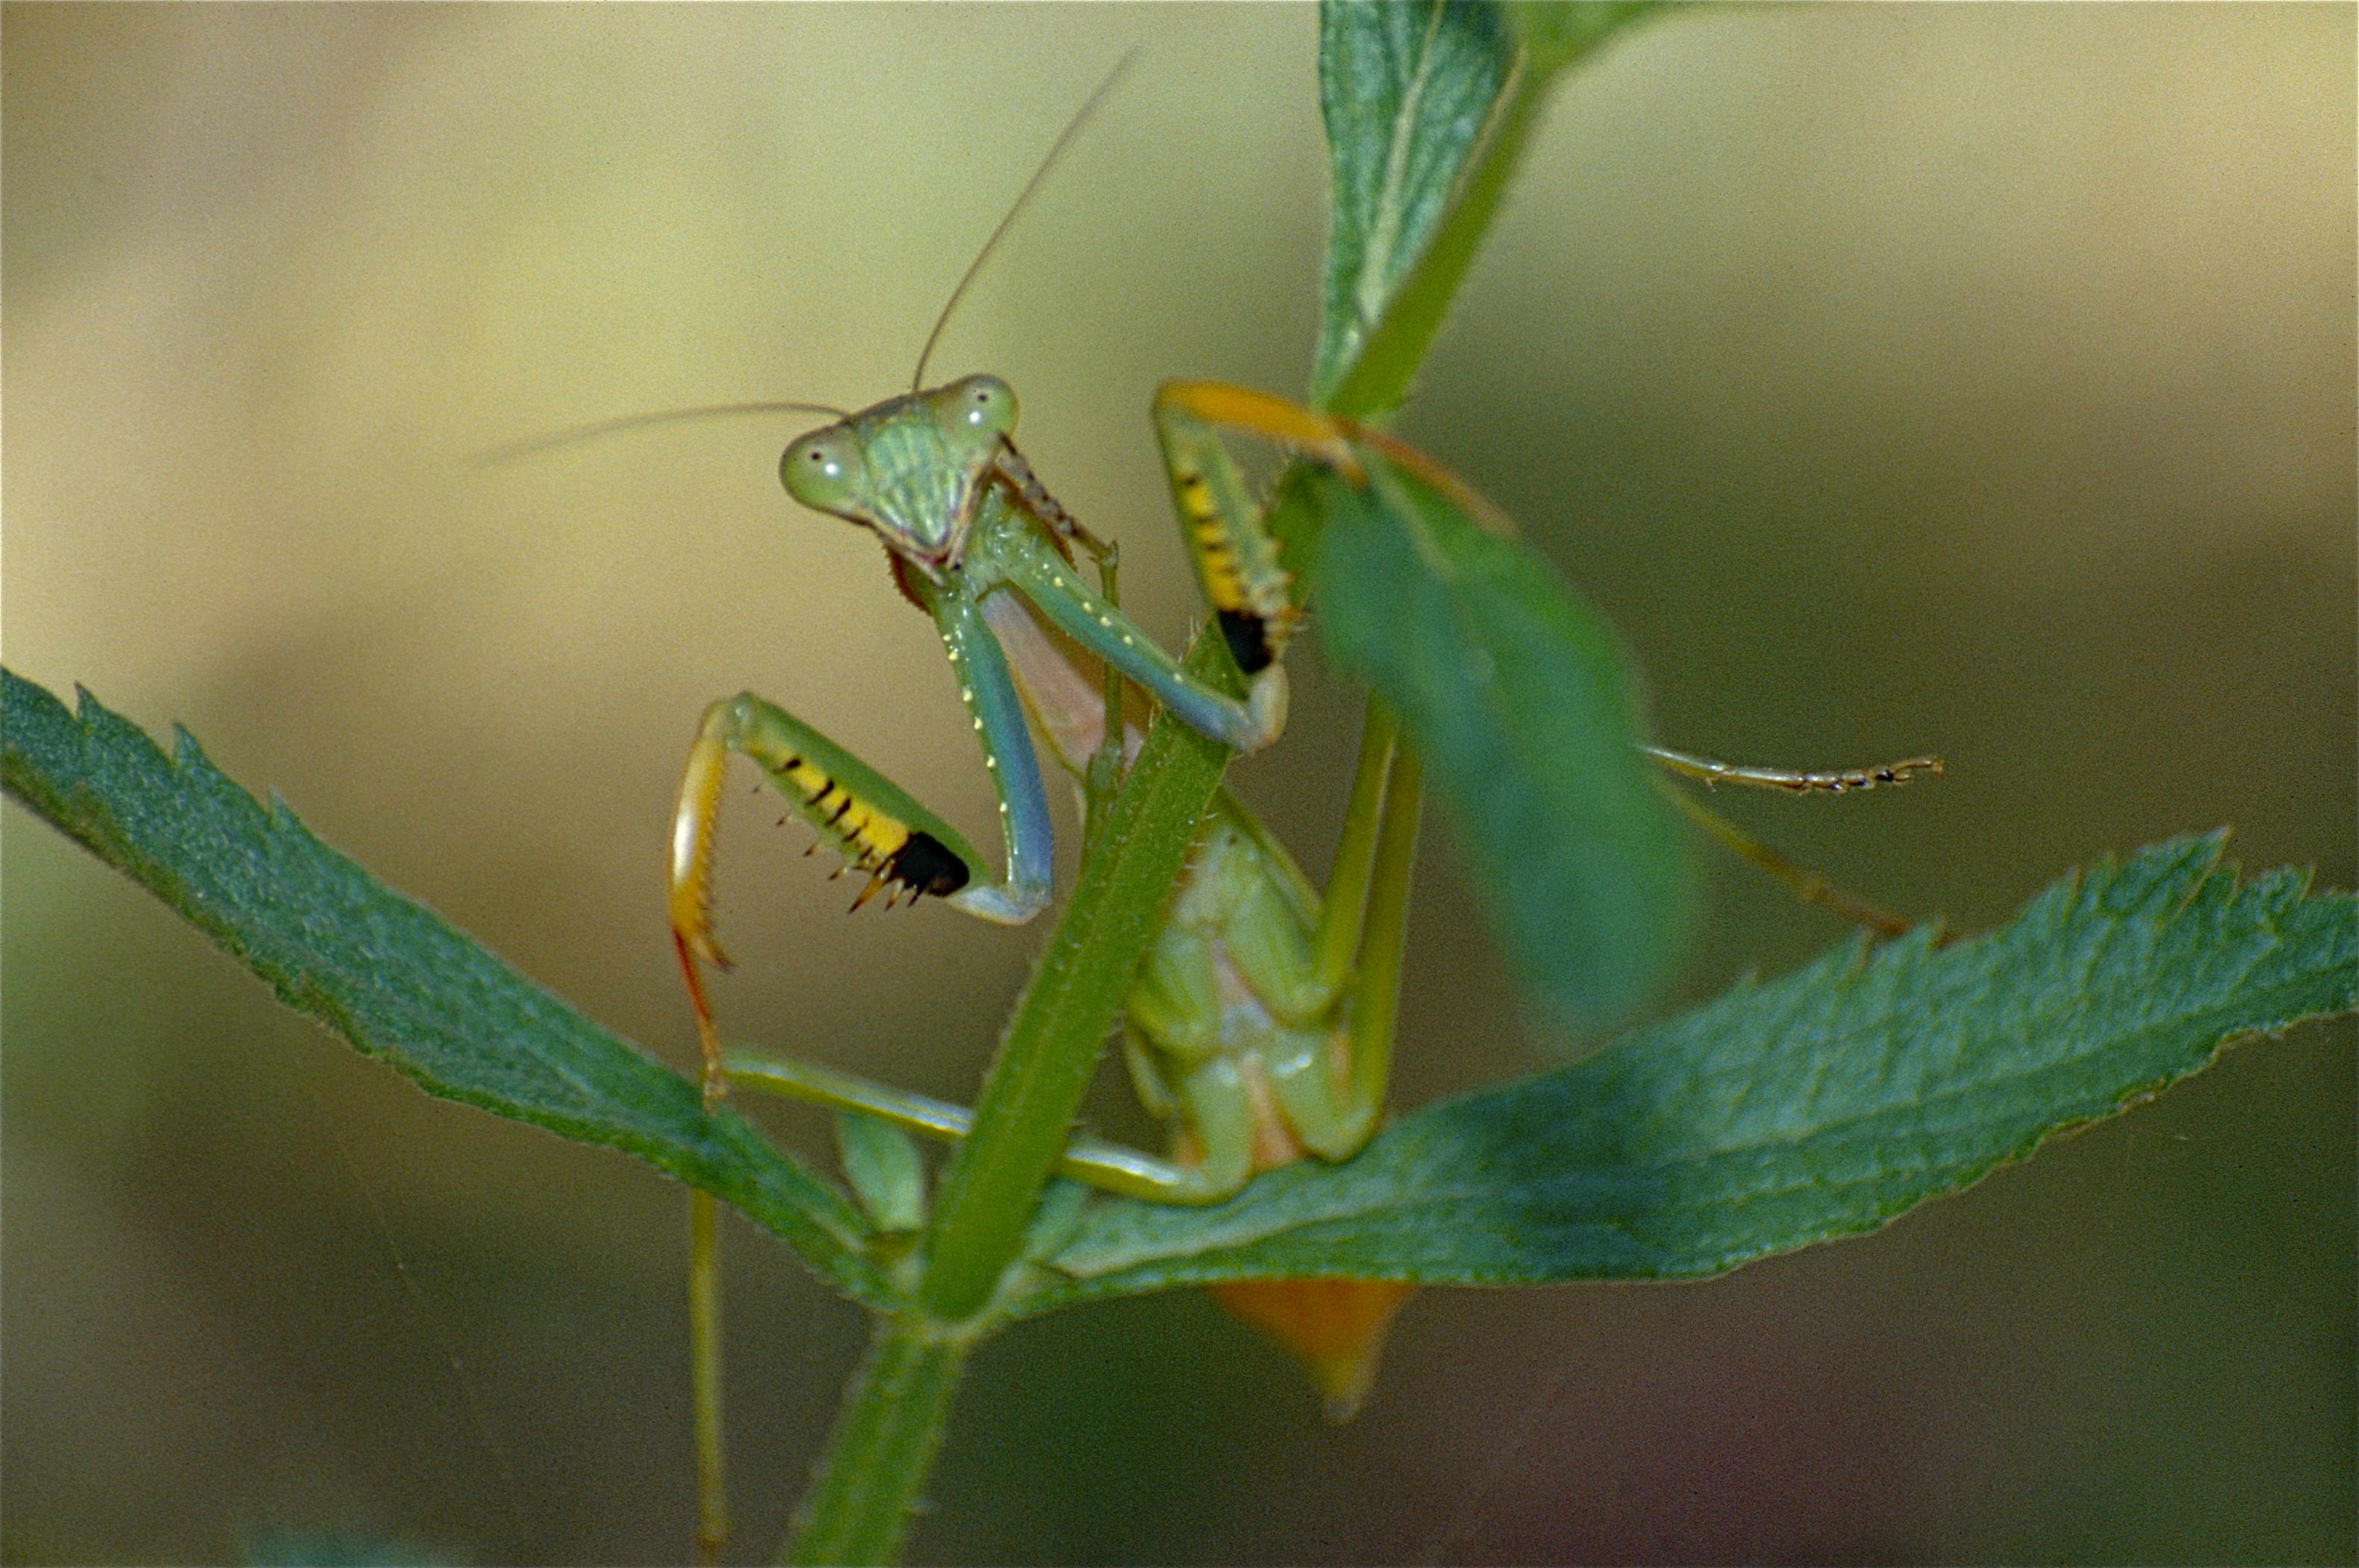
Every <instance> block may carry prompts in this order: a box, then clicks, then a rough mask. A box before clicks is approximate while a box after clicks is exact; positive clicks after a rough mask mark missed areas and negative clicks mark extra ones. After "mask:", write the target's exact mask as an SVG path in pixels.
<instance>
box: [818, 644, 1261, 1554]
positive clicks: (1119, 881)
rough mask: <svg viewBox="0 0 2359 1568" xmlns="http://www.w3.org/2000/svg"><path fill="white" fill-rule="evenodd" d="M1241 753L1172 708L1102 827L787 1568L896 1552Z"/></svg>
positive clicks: (1005, 1043)
mask: <svg viewBox="0 0 2359 1568" xmlns="http://www.w3.org/2000/svg"><path fill="white" fill-rule="evenodd" d="M1188 668H1189V670H1190V672H1191V673H1193V674H1195V675H1197V676H1200V677H1201V678H1204V679H1207V680H1214V681H1217V680H1220V679H1222V678H1223V674H1224V673H1225V675H1226V676H1227V678H1228V679H1229V680H1232V681H1234V679H1235V672H1234V666H1232V665H1230V664H1229V662H1228V655H1227V650H1226V648H1224V647H1223V645H1222V643H1221V640H1220V639H1219V638H1218V637H1200V638H1199V639H1198V641H1197V645H1196V647H1195V648H1194V649H1193V650H1192V651H1191V652H1190V656H1189V659H1188ZM1228 757H1229V754H1228V751H1227V749H1226V748H1225V747H1223V746H1221V745H1220V744H1219V743H1218V742H1215V741H1209V740H1206V739H1204V738H1203V737H1201V736H1200V735H1196V734H1195V733H1194V732H1193V731H1191V730H1190V729H1188V728H1187V726H1185V725H1184V724H1177V723H1174V722H1172V721H1170V720H1169V719H1167V718H1164V717H1162V716H1161V715H1158V717H1157V719H1156V721H1155V726H1154V728H1153V729H1152V730H1151V731H1150V732H1149V733H1148V735H1147V744H1146V746H1144V747H1143V748H1142V749H1141V750H1140V752H1139V757H1138V764H1137V766H1136V768H1133V769H1132V770H1131V776H1130V778H1129V779H1128V780H1127V781H1126V782H1125V784H1124V785H1123V787H1122V789H1121V791H1120V792H1119V793H1117V794H1116V795H1115V796H1114V801H1113V803H1112V805H1111V806H1110V807H1108V809H1107V811H1106V812H1105V821H1104V825H1103V829H1102V830H1101V831H1100V832H1098V833H1095V834H1093V836H1092V838H1091V840H1090V844H1089V847H1088V849H1087V850H1086V851H1084V852H1083V854H1082V869H1081V875H1080V877H1079V878H1078V879H1077V880H1076V882H1075V884H1074V887H1073V897H1072V899H1071V902H1070V903H1068V904H1067V905H1066V907H1065V912H1064V916H1063V918H1062V919H1060V920H1059V921H1058V923H1057V931H1056V934H1055V935H1054V936H1052V937H1050V938H1049V948H1048V951H1047V952H1046V953H1044V954H1042V956H1041V959H1040V964H1039V967H1038V969H1036V970H1035V971H1034V972H1033V975H1032V980H1031V983H1030V984H1029V985H1027V986H1026V987H1025V990H1024V995H1023V996H1022V997H1021V998H1020V999H1019V1000H1018V1001H1017V1003H1016V1010H1015V1013H1014V1015H1013V1016H1012V1017H1011V1018H1010V1019H1009V1021H1008V1025H1007V1029H1006V1033H1005V1034H1004V1035H1003V1036H1002V1037H1001V1040H1000V1045H999V1050H998V1051H997V1053H996V1054H995V1056H994V1057H993V1059H992V1065H991V1071H990V1073H989V1074H988V1075H987V1076H986V1077H985V1079H984V1087H983V1094H982V1097H981V1098H980V1099H979V1100H978V1101H977V1102H976V1105H975V1109H974V1124H973V1133H972V1134H971V1135H970V1136H969V1137H968V1138H966V1140H965V1141H964V1142H963V1143H962V1144H960V1146H959V1147H958V1149H957V1151H956V1152H955V1153H953V1154H952V1155H951V1162H950V1165H949V1168H948V1169H947V1170H946V1171H944V1172H943V1175H942V1180H941V1183H940V1187H939V1188H938V1190H937V1192H936V1198H935V1204H934V1216H933V1221H932V1223H931V1225H929V1227H928V1228H927V1231H926V1236H925V1241H924V1248H923V1252H922V1256H923V1257H924V1258H925V1260H926V1261H925V1272H924V1274H923V1276H922V1279H921V1280H920V1282H919V1287H918V1291H917V1295H918V1301H919V1305H918V1308H917V1310H916V1311H915V1312H897V1313H894V1314H890V1315H887V1316H886V1317H884V1318H883V1319H882V1320H880V1326H879V1329H878V1332H877V1337H876V1339H875V1343H874V1344H873V1345H871V1346H870V1349H869V1355H868V1360H867V1362H866V1363H865V1364H864V1366H863V1367H862V1368H861V1370H860V1374H859V1376H858V1377H856V1378H855V1379H854V1380H853V1385H852V1388H850V1390H849V1391H848V1392H847V1393H846V1395H845V1399H844V1407H843V1414H842V1415H841V1416H839V1417H838V1418H837V1421H836V1427H835V1432H834V1433H833V1434H832V1436H831V1437H830V1438H829V1439H828V1445H827V1450H826V1452H825V1453H824V1454H822V1455H821V1458H820V1463H819V1466H818V1469H817V1472H816V1474H815V1475H814V1478H813V1480H812V1483H811V1488H810V1492H809V1493H808V1494H807V1495H806V1496H805V1497H804V1499H803V1502H802V1505H801V1507H800V1508H799V1510H798V1512H797V1523H796V1526H795V1529H794V1530H793V1531H792V1532H791V1535H790V1538H789V1542H788V1549H787V1560H788V1562H793V1563H885V1562H889V1561H891V1560H892V1557H893V1554H894V1552H896V1551H897V1549H898V1547H899V1545H900V1542H901V1538H902V1535H903V1533H904V1532H905V1531H906V1530H907V1529H908V1516H909V1511H910V1509H911V1508H912V1507H913V1506H914V1505H915V1503H916V1500H917V1497H918V1493H919V1488H920V1487H921V1486H923V1485H924V1482H925V1477H926V1472H927V1470H928V1468H929V1466H930V1465H931V1464H932V1462H933V1455H934V1450H935V1447H936V1445H937V1444H938V1443H940V1437H941V1430H942V1425H943V1423H944V1422H945V1421H947V1420H948V1419H949V1415H950V1399H951V1390H952V1388H954V1387H955V1386H956V1384H957V1381H958V1373H959V1368H960V1367H961V1366H962V1364H963V1363H964V1361H965V1358H966V1353H967V1347H968V1345H969V1344H970V1342H971V1341H972V1340H973V1338H975V1337H979V1336H980V1334H982V1333H983V1332H984V1329H985V1327H986V1325H987V1322H988V1319H987V1317H986V1316H985V1314H986V1312H987V1309H988V1308H989V1307H990V1305H991V1302H992V1297H993V1295H994V1293H995V1291H996V1290H997V1289H998V1287H999V1282H1000V1280H1001V1279H1002V1278H1003V1277H1005V1275H1006V1272H1007V1269H1008V1267H1009V1266H1010V1265H1011V1264H1013V1263H1014V1262H1015V1261H1016V1258H1017V1256H1018V1254H1019V1253H1020V1252H1021V1251H1022V1249H1023V1245H1024V1232H1025V1227H1026V1226H1027V1225H1029V1224H1030V1222H1031V1218H1032V1209H1033V1205H1034V1203H1036V1201H1037V1200H1038V1197H1039V1193H1040V1189H1041V1186H1042V1185H1043V1184H1044V1183H1045V1182H1046V1181H1048V1178H1049V1171H1050V1170H1051V1168H1052V1167H1054V1165H1055V1164H1056V1161H1057V1160H1058V1158H1059V1157H1060V1155H1061V1154H1063V1153H1064V1151H1065V1145H1066V1141H1067V1139H1068V1138H1069V1137H1070V1136H1071V1126H1072V1120H1073V1114H1074V1112H1075V1111H1076V1110H1078V1109H1079V1108H1080V1105H1081V1100H1082V1092H1083V1091H1084V1090H1085V1089H1086V1088H1087V1087H1088V1085H1089V1080H1090V1074H1091V1073H1092V1072H1093V1070H1094V1069H1095V1067H1096V1065H1097V1058H1098V1050H1099V1048H1100V1047H1101V1046H1102V1045H1103V1044H1104V1042H1105V1037H1106V1031H1107V1030H1108V1029H1110V1028H1112V1027H1113V1024H1114V1014H1115V1012H1116V1011H1117V1010H1119V1008H1120V1007H1121V1005H1122V998H1123V995H1124V993H1125V991H1126V990H1128V988H1129V985H1130V977H1131V975H1132V972H1133V971H1135V970H1136V968H1137V967H1138V961H1139V959H1140V958H1141V957H1142V956H1143V955H1144V954H1145V953H1146V951H1147V943H1148V942H1150V941H1152V940H1153V938H1154V935H1155V931H1156V928H1157V927H1158V925H1159V924H1160V922H1161V920H1162V916H1163V906H1164V903H1165V901H1166V900H1167V899H1168V898H1169V896H1170V892H1171V887H1172V884H1173V883H1174V882H1175V881H1177V880H1178V879H1179V876H1180V867H1181V866H1183V865H1184V864H1185V862H1186V860H1187V857H1188V848H1189V845H1190V844H1192V843H1194V841H1195V833H1196V823H1197V821H1198V819H1200V818H1201V816H1202V815H1203V814H1204V811H1205V810H1206V809H1207V808H1208V807H1209V806H1210V805H1211V804H1212V792H1213V791H1214V790H1215V789H1218V788H1219V787H1220V782H1221V770H1222V768H1223V767H1225V766H1226V765H1227V762H1228Z"/></svg>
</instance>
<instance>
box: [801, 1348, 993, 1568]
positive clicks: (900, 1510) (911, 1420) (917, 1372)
mask: <svg viewBox="0 0 2359 1568" xmlns="http://www.w3.org/2000/svg"><path fill="white" fill-rule="evenodd" d="M969 1348H970V1343H969V1342H968V1341H967V1340H966V1339H963V1338H961V1337H956V1336H951V1335H946V1334H941V1333H940V1331H939V1325H936V1324H934V1323H929V1322H928V1321H927V1320H926V1319H924V1318H922V1317H919V1316H918V1315H916V1314H914V1313H911V1314H894V1315H889V1316H886V1317H880V1318H879V1319H878V1320H877V1323H876V1335H875V1338H874V1339H872V1340H871V1341H869V1345H868V1358H867V1359H866V1360H865V1361H864V1362H862V1363H861V1367H860V1370H859V1372H858V1373H857V1374H856V1375H855V1376H854V1377H853V1380H852V1386H851V1388H848V1389H847V1390H846V1391H845V1395H844V1401H843V1414H842V1415H841V1416H840V1417H838V1418H837V1420H836V1423H835V1431H834V1432H832V1433H831V1434H830V1435H829V1437H828V1440H827V1451H826V1452H825V1453H824V1454H821V1457H820V1462H819V1468H818V1475H817V1478H816V1479H815V1480H814V1481H813V1482H812V1484H811V1488H810V1491H809V1492H808V1493H806V1494H805V1495H804V1497H803V1500H802V1503H801V1506H800V1507H799V1508H797V1509H796V1510H795V1522H794V1527H793V1529H792V1530H789V1531H788V1538H787V1548H786V1551H785V1552H784V1553H783V1554H782V1556H781V1557H780V1559H779V1560H780V1561H781V1562H784V1563H890V1562H892V1561H894V1560H895V1558H897V1556H899V1554H900V1551H901V1538H902V1537H903V1536H904V1535H905V1534H907V1533H908V1528H909V1516H910V1514H911V1512H912V1511H913V1510H914V1509H915V1508H916V1507H917V1502H918V1489H919V1487H920V1486H923V1485H924V1484H925V1479H926V1472H927V1471H928V1469H929V1468H930V1467H931V1465H932V1464H933V1458H934V1450H935V1448H936V1447H937V1446H939V1445H940V1442H941V1436H942V1427H943V1425H944V1423H945V1422H946V1421H948V1419H949V1416H950V1408H951V1392H952V1391H953V1390H955V1389H956V1388H957V1387H958V1379H959V1372H960V1370H961V1369H962V1367H964V1366H965V1365H966V1357H967V1351H968V1350H969Z"/></svg>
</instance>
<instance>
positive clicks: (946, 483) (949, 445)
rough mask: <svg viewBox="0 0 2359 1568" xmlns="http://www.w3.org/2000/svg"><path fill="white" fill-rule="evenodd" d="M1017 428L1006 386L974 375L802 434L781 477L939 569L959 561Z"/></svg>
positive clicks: (809, 501) (825, 508)
mask: <svg viewBox="0 0 2359 1568" xmlns="http://www.w3.org/2000/svg"><path fill="white" fill-rule="evenodd" d="M1015 429H1016V394H1015V392H1014V391H1013V390H1012V389H1011V388H1010V387H1008V385H1007V383H1006V382H1005V381H1002V380H1001V379H999V377H997V376H966V377H964V378H962V379H961V380H958V381H953V382H951V383H950V384H949V385H948V386H944V387H935V388H934V389H933V390H932V391H930V392H913V393H909V394H908V395H907V396H904V397H892V398H888V399H886V401H884V402H882V403H879V404H877V405H876V406H875V407H874V408H863V409H862V410H861V411H860V412H858V413H856V414H853V415H852V416H851V417H850V418H848V419H842V420H839V421H837V422H836V423H834V424H832V425H828V426H825V427H823V428H822V429H820V430H813V431H811V432H810V434H809V435H805V436H801V437H799V438H798V439H797V440H796V441H794V443H793V444H792V445H790V446H788V448H787V450H786V454H785V455H784V456H783V457H781V458H780V459H779V460H778V477H779V479H780V481H782V482H783V483H784V484H785V485H786V487H787V494H788V495H792V496H793V497H794V498H795V499H796V500H798V501H799V502H801V503H802V504H803V505H804V506H809V507H811V508H812V509H813V510H815V511H821V512H826V513H829V514H831V515H832V516H834V517H842V518H843V519H844V520H845V521H847V522H853V523H858V524H860V525H861V526H862V527H864V528H873V529H875V532H876V535H877V537H878V538H879V539H883V540H884V541H885V544H886V548H887V549H889V550H892V551H893V552H894V553H895V554H897V555H898V556H901V557H902V558H903V559H905V560H907V561H909V562H910V563H911V564H913V565H915V566H917V567H919V568H920V569H921V570H923V571H925V572H928V573H929V574H931V575H939V574H940V572H943V571H945V570H947V569H949V568H951V567H954V566H956V565H957V564H958V559H959V555H960V553H961V552H962V550H964V549H965V546H966V536H967V530H968V529H969V528H971V527H972V526H973V522H974V509H975V506H976V504H977V502H978V501H979V500H980V498H981V496H982V494H983V487H984V485H985V483H987V480H986V475H988V474H989V473H990V472H991V468H992V465H993V463H995V461H997V459H998V456H999V452H1000V450H1001V448H1002V447H1003V446H1004V445H1005V444H1006V441H1007V437H1008V434H1009V432H1010V431H1012V430H1015Z"/></svg>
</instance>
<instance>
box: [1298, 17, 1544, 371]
mask: <svg viewBox="0 0 2359 1568" xmlns="http://www.w3.org/2000/svg"><path fill="white" fill-rule="evenodd" d="M1515 59H1516V40H1515V37H1514V35H1513V33H1512V32H1511V31H1510V29H1509V28H1508V27H1507V26H1506V22H1505V20H1504V19H1503V18H1502V17H1501V16H1500V15H1499V13H1498V10H1497V8H1496V7H1495V6H1492V5H1449V4H1444V3H1442V0H1416V3H1414V4H1398V3H1395V0H1329V3H1328V4H1327V5H1323V6H1321V9H1320V13H1319V107H1320V112H1321V114H1322V115H1323V116H1324V117H1325V119H1326V122H1327V149H1328V158H1329V174H1330V181H1329V189H1330V192H1331V201H1332V210H1331V211H1330V212H1329V214H1328V235H1327V267H1326V275H1325V278H1324V280H1323V282H1322V285H1321V302H1322V310H1321V315H1320V329H1319V354H1318V358H1317V360H1316V362H1315V364H1314V365H1313V368H1312V370H1311V376H1310V387H1311V396H1312V397H1313V398H1314V399H1318V400H1323V399H1324V398H1325V397H1327V395H1328V394H1329V393H1331V392H1332V391H1333V390H1334V388H1335V387H1336V385H1337V384H1338V383H1339V382H1341V381H1342V380H1343V376H1344V374H1345V373H1346V372H1347V371H1348V370H1349V369H1350V368H1351V367H1352V365H1353V364H1354V363H1356V362H1357V360H1358V358H1359V354H1360V349H1361V345H1362V344H1363V343H1365V342H1366V340H1367V337H1368V335H1369V334H1370V333H1371V332H1374V331H1375V329H1376V326H1377V324H1378V323H1379V322H1381V321H1383V320H1384V317H1385V311H1386V308H1387V307H1388V306H1390V305H1391V303H1392V300H1393V296H1394V295H1395V294H1396V293H1397V291H1398V290H1399V289H1400V286H1401V283H1402V281H1403V280H1404V279H1405V278H1408V274H1409V270H1410V268H1411V267H1415V266H1416V265H1417V261H1418V258H1419V256H1423V255H1424V254H1425V247H1426V245H1427V243H1428V242H1429V241H1430V239H1431V237H1432V234H1433V230H1434V228H1435V225H1437V224H1438V223H1440V221H1441V219H1442V215H1443V214H1444V213H1445V212H1447V211H1448V210H1449V205H1450V199H1451V194H1452V193H1453V192H1454V191H1455V190H1456V189H1457V186H1458V181H1459V178H1460V175H1461V174H1462V171H1463V170H1464V169H1465V167H1466V165H1467V163H1468V161H1469V160H1470V159H1471V158H1473V155H1474V153H1475V152H1476V150H1477V149H1478V147H1479V145H1480V143H1481V141H1482V138H1483V133H1484V128H1485V127H1486V126H1487V125H1489V123H1490V120H1491V115H1492V112H1493V110H1494V108H1495V105H1496V104H1497V103H1498V101H1499V96H1500V93H1501V91H1502V90H1503V89H1504V88H1505V87H1506V83H1507V81H1508V78H1509V76H1510V74H1511V73H1512V71H1513V70H1514V66H1515Z"/></svg>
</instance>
